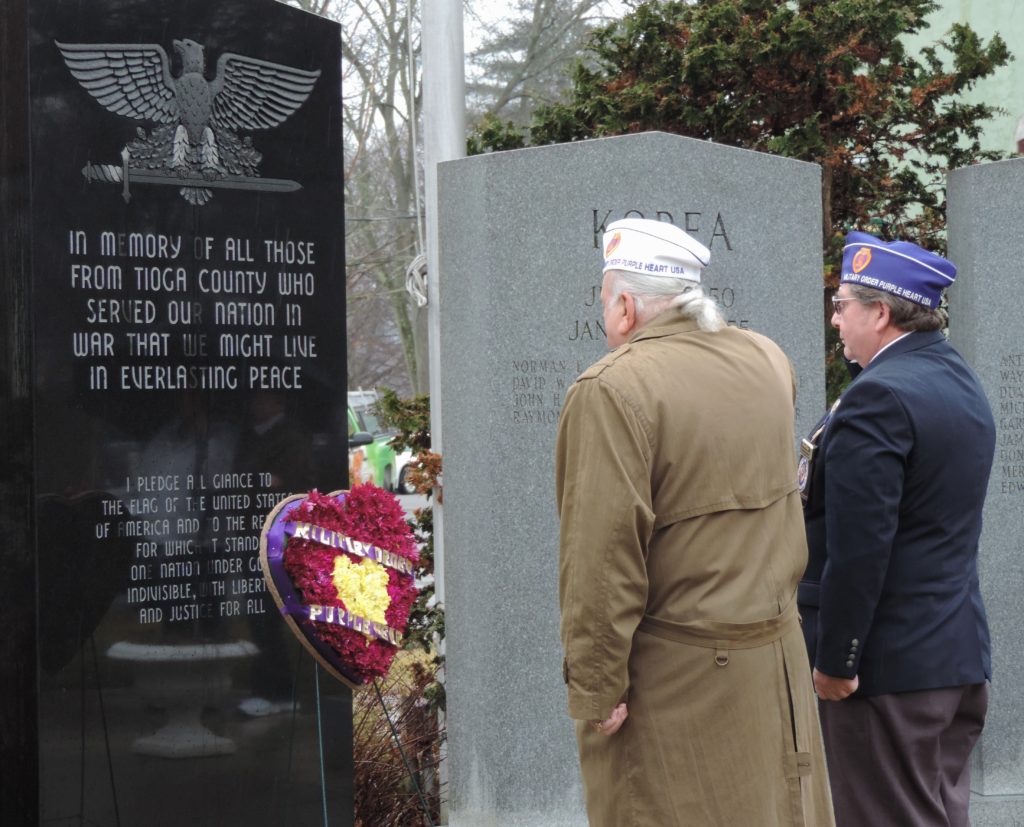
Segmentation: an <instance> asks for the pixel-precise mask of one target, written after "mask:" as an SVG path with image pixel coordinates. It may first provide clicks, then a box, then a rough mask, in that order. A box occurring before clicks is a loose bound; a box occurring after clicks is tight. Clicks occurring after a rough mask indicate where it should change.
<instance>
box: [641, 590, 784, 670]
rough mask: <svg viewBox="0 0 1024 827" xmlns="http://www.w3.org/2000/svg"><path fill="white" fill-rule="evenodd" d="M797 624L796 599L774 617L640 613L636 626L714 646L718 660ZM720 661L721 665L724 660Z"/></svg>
mask: <svg viewBox="0 0 1024 827" xmlns="http://www.w3.org/2000/svg"><path fill="white" fill-rule="evenodd" d="M797 624H798V620H797V612H796V602H795V601H790V603H789V605H788V606H786V608H785V609H783V610H782V612H780V613H779V614H777V615H776V616H775V617H770V618H768V619H767V620H756V621H754V622H753V623H722V622H720V621H714V620H697V621H691V622H689V623H677V622H675V621H672V620H664V619H662V618H660V617H653V616H651V615H644V618H643V620H641V621H640V626H639V627H638V628H639V630H640V631H641V632H647V634H649V635H654V636H655V637H660V638H664V639H666V640H673V641H676V642H677V643H687V644H689V645H691V646H703V647H705V648H707V649H715V650H717V651H718V652H719V655H716V658H715V660H716V661H718V660H719V658H720V657H721V653H723V652H724V653H728V651H729V650H730V649H756V648H757V647H758V646H764V645H766V644H768V643H771V642H773V641H776V640H778V639H779V638H781V637H782V636H783V635H784V634H785V633H786V632H787V631H789V629H790V628H792V626H794V625H797ZM797 628H799V626H798V625H797ZM725 661H726V663H727V662H728V654H726V655H725ZM720 665H721V666H724V665H725V663H720Z"/></svg>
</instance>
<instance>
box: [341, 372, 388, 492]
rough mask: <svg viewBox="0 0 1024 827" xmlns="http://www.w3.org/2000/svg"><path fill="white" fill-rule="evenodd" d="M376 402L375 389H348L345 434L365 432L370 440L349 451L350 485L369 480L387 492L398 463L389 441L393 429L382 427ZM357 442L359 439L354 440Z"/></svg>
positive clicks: (352, 434)
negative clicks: (375, 406) (346, 431)
mask: <svg viewBox="0 0 1024 827" xmlns="http://www.w3.org/2000/svg"><path fill="white" fill-rule="evenodd" d="M376 401H377V394H376V392H375V391H363V390H358V391H349V392H348V436H349V442H350V444H351V443H352V442H353V439H352V437H353V436H354V435H355V434H358V433H368V434H369V435H370V436H372V437H373V441H372V442H370V443H368V444H366V445H362V446H352V447H351V448H350V450H349V452H348V471H349V484H350V485H354V484H355V483H357V482H372V483H373V484H374V485H379V486H380V487H381V488H384V489H386V490H387V491H394V490H395V486H396V485H397V483H398V462H397V458H396V456H395V452H394V450H393V449H392V447H391V446H390V445H389V444H388V443H389V442H391V439H392V437H394V435H395V432H394V431H388V430H385V429H384V428H383V426H382V425H381V424H380V422H379V421H378V419H377V415H376V414H375V413H374V412H373V403H374V402H376ZM356 441H358V440H356Z"/></svg>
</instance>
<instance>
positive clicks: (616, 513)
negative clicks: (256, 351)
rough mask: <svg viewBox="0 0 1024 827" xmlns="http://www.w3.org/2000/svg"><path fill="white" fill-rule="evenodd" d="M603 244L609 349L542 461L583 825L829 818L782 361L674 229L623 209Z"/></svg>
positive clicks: (705, 255) (823, 825) (573, 391)
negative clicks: (549, 483)
mask: <svg viewBox="0 0 1024 827" xmlns="http://www.w3.org/2000/svg"><path fill="white" fill-rule="evenodd" d="M604 244H605V265H604V281H603V284H602V287H601V301H602V303H603V306H604V324H605V330H606V332H607V335H608V343H609V345H610V346H611V348H612V352H611V353H609V354H608V355H607V356H605V357H604V358H602V359H601V360H600V361H599V362H597V363H596V364H595V365H594V366H593V367H591V368H590V369H588V370H587V371H585V372H584V373H583V374H582V375H581V376H580V377H579V379H578V380H577V381H576V383H575V384H574V385H573V386H572V388H570V390H569V392H568V394H567V396H566V400H565V406H564V408H563V410H562V416H561V421H560V424H559V431H558V446H557V457H556V462H557V496H558V508H559V513H560V517H561V568H560V599H561V610H562V625H561V632H562V644H563V647H564V650H565V661H564V664H563V671H564V677H565V681H566V684H567V685H568V691H569V714H570V716H571V717H572V718H574V719H575V720H576V733H577V739H578V741H579V752H580V766H581V769H582V774H583V784H584V788H585V792H586V802H587V812H588V815H589V818H590V823H591V825H594V827H781V825H786V826H787V827H789V826H790V825H792V826H793V827H796V825H801V827H833V825H834V820H833V815H832V803H831V799H830V796H829V790H828V781H827V776H826V773H825V767H824V760H823V757H822V755H823V753H822V746H821V735H820V732H819V728H818V718H817V712H816V707H815V701H814V696H813V692H812V688H811V676H810V671H809V668H808V665H807V656H806V652H805V649H804V643H803V637H802V635H801V632H800V626H799V620H798V617H797V612H796V605H795V602H794V597H795V593H796V586H797V583H798V581H799V580H800V576H801V574H802V573H803V570H804V566H805V564H806V561H807V545H806V540H805V535H804V527H803V517H802V512H801V506H800V496H799V493H798V491H797V483H796V472H795V465H794V444H795V442H794V437H793V403H794V398H795V387H794V380H793V373H792V367H791V365H790V363H789V360H788V359H787V358H786V356H785V354H784V353H783V352H782V351H781V350H780V349H779V347H778V346H777V345H775V344H774V343H773V342H772V341H771V340H769V339H767V338H765V337H764V336H760V335H758V334H756V333H752V332H750V331H747V330H740V329H738V328H735V327H727V326H726V325H725V323H724V320H723V319H722V316H721V313H720V311H719V310H718V307H717V306H716V305H715V303H714V302H713V301H712V300H711V299H710V298H708V297H707V296H706V295H705V294H704V293H703V291H702V289H701V287H700V274H701V270H702V268H703V267H704V266H705V265H707V263H708V259H709V252H708V250H707V249H706V248H705V247H704V246H703V245H701V244H699V243H698V242H697V241H695V240H694V239H692V238H691V237H689V236H688V235H687V234H686V233H684V232H683V231H682V230H680V229H679V228H677V227H674V226H673V225H671V224H667V223H663V222H658V221H648V220H643V219H625V220H623V221H618V222H615V223H614V224H612V225H610V226H609V227H608V231H607V233H606V234H605V236H604ZM865 827H867V825H866V826H865Z"/></svg>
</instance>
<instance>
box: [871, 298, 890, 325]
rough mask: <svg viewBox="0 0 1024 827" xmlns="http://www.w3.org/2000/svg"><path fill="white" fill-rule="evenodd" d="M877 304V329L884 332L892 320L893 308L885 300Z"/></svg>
mask: <svg viewBox="0 0 1024 827" xmlns="http://www.w3.org/2000/svg"><path fill="white" fill-rule="evenodd" d="M875 305H876V307H877V308H878V309H877V310H876V311H875V313H877V315H876V316H875V330H877V331H878V332H882V331H883V330H885V329H886V328H887V327H889V322H890V321H891V320H892V310H891V309H890V307H889V305H887V304H886V303H885V302H876V303H875Z"/></svg>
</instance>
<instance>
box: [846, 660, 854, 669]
mask: <svg viewBox="0 0 1024 827" xmlns="http://www.w3.org/2000/svg"><path fill="white" fill-rule="evenodd" d="M846 668H847V669H852V668H853V658H850V660H848V661H846Z"/></svg>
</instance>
